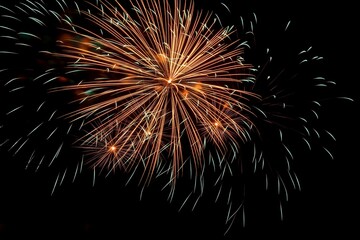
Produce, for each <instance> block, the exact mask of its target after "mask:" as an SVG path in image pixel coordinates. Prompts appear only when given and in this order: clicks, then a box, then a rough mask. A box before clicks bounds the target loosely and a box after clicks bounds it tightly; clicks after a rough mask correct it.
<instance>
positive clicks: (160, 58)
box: [156, 53, 167, 63]
mask: <svg viewBox="0 0 360 240" xmlns="http://www.w3.org/2000/svg"><path fill="white" fill-rule="evenodd" d="M156 60H157V61H158V62H161V63H165V62H166V61H167V57H166V56H165V54H163V53H158V54H157V55H156Z"/></svg>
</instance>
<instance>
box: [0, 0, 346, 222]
mask: <svg viewBox="0 0 360 240" xmlns="http://www.w3.org/2000/svg"><path fill="white" fill-rule="evenodd" d="M53 4H54V6H52V5H51V4H50V3H49V5H47V4H45V3H43V2H41V1H40V2H32V3H30V2H29V1H26V2H21V3H19V4H18V5H16V6H15V7H14V8H12V7H7V6H1V5H0V7H1V10H2V11H3V12H4V14H2V15H1V18H2V20H4V21H3V22H4V24H3V25H1V26H0V27H1V28H0V29H1V31H2V32H4V33H2V38H3V39H5V41H6V42H7V45H11V46H10V47H9V48H7V49H5V50H1V52H0V53H1V54H2V55H4V56H10V57H9V61H10V62H9V63H8V64H5V65H4V68H3V69H2V70H1V72H0V74H2V77H3V79H8V80H5V81H4V84H3V85H2V88H1V96H4V99H5V98H6V99H12V100H13V101H12V103H11V104H9V105H8V106H6V107H4V108H3V109H1V110H2V112H1V114H2V119H4V121H3V120H2V119H1V120H2V122H0V126H1V129H0V130H2V129H9V128H11V129H15V131H11V134H8V133H6V134H4V135H3V136H5V137H3V139H0V140H1V142H0V146H1V147H5V146H6V147H8V151H9V152H12V154H13V155H19V154H20V153H21V152H30V157H29V160H28V161H27V164H26V168H28V167H30V166H35V169H36V171H37V170H38V169H39V168H40V167H41V166H43V165H47V166H53V165H54V164H55V165H56V164H60V165H61V166H62V169H63V170H61V172H60V173H58V174H57V177H56V180H55V184H54V185H53V188H52V192H53V191H54V189H55V187H56V186H57V185H61V183H62V181H63V180H64V177H65V175H69V174H70V170H69V171H68V170H67V169H68V167H69V166H73V167H74V169H75V171H74V175H73V177H72V178H71V179H73V180H74V179H75V177H76V176H77V174H78V173H80V172H81V171H82V168H83V161H85V164H87V165H89V166H90V168H91V169H93V171H94V176H95V172H101V173H105V175H108V174H110V173H113V172H115V171H116V170H117V169H119V170H120V171H123V172H125V173H127V174H128V176H129V177H128V181H130V180H131V179H133V177H134V176H139V181H140V183H143V187H145V185H147V184H149V183H150V182H151V181H152V180H153V179H154V178H159V177H163V176H166V180H165V186H164V188H165V187H168V186H169V187H170V194H169V199H171V200H172V199H173V197H174V192H175V185H178V184H179V182H181V181H186V180H183V178H184V176H185V175H187V176H188V180H189V181H190V182H191V187H190V188H189V189H187V190H186V191H185V193H180V194H179V195H181V197H183V199H184V200H183V201H182V202H181V205H180V209H182V208H183V207H184V205H185V203H188V202H190V201H191V200H194V205H193V208H192V209H194V207H195V205H197V204H198V201H199V199H200V197H201V196H203V194H204V192H205V191H209V192H212V191H214V189H215V194H214V197H215V198H214V199H215V201H216V202H217V201H220V200H222V201H223V202H225V203H226V205H227V206H228V211H227V213H226V224H228V225H229V227H231V226H232V225H233V223H234V220H235V216H237V215H238V214H239V213H241V214H242V218H241V220H242V222H243V225H245V211H244V206H245V205H246V201H245V195H246V194H247V193H246V192H247V191H246V190H245V185H246V186H247V184H248V182H249V181H251V179H252V176H253V175H256V176H259V175H260V177H259V178H260V179H261V181H262V182H263V183H264V184H263V186H264V188H265V189H266V190H267V189H269V188H272V187H270V186H275V187H274V190H275V192H277V194H278V195H279V196H281V198H280V201H279V210H280V217H281V219H282V218H283V204H284V202H285V201H287V200H288V192H289V189H288V187H289V186H290V187H291V188H292V189H298V190H300V189H301V186H300V181H299V179H298V177H297V175H296V174H295V172H294V171H293V169H292V163H291V162H293V161H294V158H295V157H296V151H298V149H299V148H298V146H300V145H301V146H303V147H304V146H305V147H306V148H307V149H309V150H312V149H313V148H314V146H313V143H316V144H318V143H319V142H321V141H320V136H321V138H322V139H324V138H325V139H330V140H331V141H335V137H334V136H333V135H332V134H331V132H330V131H327V130H323V129H319V128H317V127H316V123H315V122H316V120H318V118H319V115H320V114H319V109H320V108H321V107H322V102H321V100H318V99H317V97H318V96H317V95H316V94H317V92H316V91H314V92H315V93H312V94H310V93H309V92H307V91H308V90H309V89H314V87H315V89H317V88H328V87H332V86H333V85H335V83H334V82H332V81H327V80H326V79H325V78H324V77H322V75H321V74H319V75H317V72H316V71H313V68H314V66H317V64H318V63H319V62H321V61H322V57H319V56H316V55H314V54H313V53H312V49H311V47H309V48H307V49H305V50H303V51H301V52H299V53H298V55H297V57H296V58H295V63H294V66H295V68H296V70H295V71H294V70H293V69H291V68H290V69H289V68H286V69H285V70H284V69H281V70H279V71H278V69H279V68H277V67H276V66H275V67H274V66H273V65H274V62H275V64H276V61H274V59H273V56H272V52H271V51H270V50H269V49H267V50H264V49H255V46H256V44H254V42H255V40H254V39H256V34H254V33H255V30H254V26H255V25H256V24H257V18H256V15H255V14H254V15H253V16H252V17H253V20H252V21H250V23H249V24H248V26H250V27H247V24H245V23H244V21H243V19H241V26H242V32H243V34H242V32H239V31H236V29H235V27H230V26H229V27H223V26H222V24H221V21H220V19H219V17H218V15H216V14H215V15H213V14H210V13H205V12H202V11H196V8H195V5H194V3H193V2H192V1H188V2H184V3H183V2H181V1H179V0H174V1H161V0H155V1H146V0H138V1H130V2H129V6H128V5H127V4H121V3H119V2H118V1H114V2H110V1H106V0H103V1H101V0H99V1H86V3H81V4H80V3H78V2H76V1H74V2H66V1H54V2H53ZM221 5H222V6H223V7H225V10H226V11H227V12H229V8H228V7H227V6H226V5H225V4H223V3H221ZM27 21H28V22H27ZM24 22H26V24H27V25H26V26H25V27H24V26H22V24H23V23H24ZM33 25H34V26H35V27H34V26H33ZM289 25H291V24H290V22H289V23H288V24H286V26H285V32H286V31H288V29H289ZM29 26H31V29H34V30H33V31H31V32H29V31H26V30H25V29H26V27H29ZM290 27H291V26H290ZM29 28H30V27H29ZM247 28H249V29H247ZM43 29H45V30H46V31H42V30H43ZM52 29H56V31H54V30H52ZM236 35H237V36H236ZM239 35H240V39H239ZM254 36H255V37H254ZM49 39H50V40H49ZM54 39H56V41H55V40H54ZM14 40H15V41H14ZM14 42H15V43H14ZM7 45H6V44H5V45H3V46H7ZM244 50H246V54H245V53H244ZM254 50H255V51H257V52H260V51H262V53H261V55H262V56H265V58H264V59H261V60H258V59H253V57H252V56H253V55H251V54H252V53H253V51H254ZM250 55H251V57H250V59H251V61H247V59H248V58H247V57H249V56H250ZM255 55H256V56H257V54H255ZM19 56H20V57H22V56H26V60H25V61H21V62H22V64H18V63H17V61H18V60H19ZM23 62H25V63H23ZM15 63H16V67H13V66H12V64H15ZM289 65H290V64H289ZM299 69H300V70H302V72H301V71H299ZM39 72H40V74H39ZM309 72H310V74H309ZM308 80H310V81H308ZM34 92H35V93H37V94H39V96H36V97H34ZM304 92H307V93H308V94H304ZM322 96H323V95H322ZM20 98H21V99H24V98H25V99H26V101H28V99H29V101H28V102H22V100H20ZM44 99H45V100H44ZM30 100H31V101H30ZM349 100H351V99H349ZM20 111H23V112H25V114H26V115H29V116H31V118H29V119H28V120H27V121H19V120H16V121H14V122H11V120H7V119H16V116H17V115H16V114H17V113H18V112H20ZM13 116H15V117H13ZM11 117H13V118H11ZM19 122H21V125H20V124H19ZM19 126H21V128H20V127H19ZM10 135H11V136H10ZM56 136H57V137H56ZM39 145H41V146H40V147H39ZM320 145H321V144H320ZM72 146H75V150H73V148H72ZM64 148H66V149H72V151H74V152H76V154H79V153H78V152H79V151H78V150H80V152H81V154H80V155H81V158H80V159H81V161H78V162H77V161H75V162H76V163H74V161H73V160H72V159H73V157H72V158H69V159H71V160H69V162H66V163H63V164H61V163H56V162H57V161H55V160H56V159H57V158H58V156H59V155H61V154H63V153H62V152H63V149H64ZM320 148H321V149H322V150H323V152H324V153H325V154H327V155H328V156H329V157H330V158H334V156H333V155H332V153H331V151H330V150H329V149H328V148H327V147H326V146H324V145H321V147H320ZM32 149H34V150H32ZM71 153H72V152H71ZM71 153H70V154H71ZM35 158H38V159H39V161H38V163H37V164H33V162H34V159H35ZM274 159H276V160H274ZM209 172H211V173H209ZM249 175H251V177H249ZM93 181H95V180H93ZM141 193H142V192H141ZM182 194H185V195H182Z"/></svg>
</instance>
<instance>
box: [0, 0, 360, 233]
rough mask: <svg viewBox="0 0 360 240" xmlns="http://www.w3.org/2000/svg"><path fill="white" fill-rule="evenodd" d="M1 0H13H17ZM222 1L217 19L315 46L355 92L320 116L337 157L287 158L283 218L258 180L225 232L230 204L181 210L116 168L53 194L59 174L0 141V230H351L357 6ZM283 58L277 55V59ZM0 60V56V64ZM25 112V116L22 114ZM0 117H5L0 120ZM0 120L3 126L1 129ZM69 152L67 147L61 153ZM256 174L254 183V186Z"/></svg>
mask: <svg viewBox="0 0 360 240" xmlns="http://www.w3.org/2000/svg"><path fill="white" fill-rule="evenodd" d="M0 2H1V4H6V6H11V4H15V2H16V1H11V0H8V1H5V0H1V1H0ZM12 2H14V3H12ZM219 2H220V1H215V0H211V1H206V0H197V1H196V5H195V6H196V8H203V9H208V10H213V11H214V12H217V11H223V10H219V9H221V4H219ZM223 2H225V3H226V4H227V6H229V8H230V9H231V12H232V14H231V17H229V16H227V17H225V15H226V14H222V15H221V16H223V15H224V17H223V20H224V23H225V22H226V23H229V24H231V22H236V23H235V25H236V24H238V23H239V22H240V16H243V17H244V19H246V18H247V17H248V18H251V17H253V13H255V14H256V16H257V25H256V26H255V28H256V29H257V30H256V31H255V32H256V33H257V34H258V35H257V44H258V45H257V46H258V47H259V48H264V49H266V46H269V48H273V49H274V51H278V52H279V53H280V54H279V55H281V54H284V53H288V52H287V51H289V53H290V54H291V53H292V51H294V53H296V52H299V50H300V49H303V48H306V47H308V46H312V47H313V49H314V51H315V52H316V53H318V55H320V56H323V57H324V63H325V68H324V75H325V76H326V78H327V79H329V80H331V81H335V82H336V83H337V86H336V89H335V90H334V91H335V95H337V96H342V97H349V98H352V99H355V101H354V102H352V101H346V100H331V101H329V104H327V106H325V108H324V109H325V110H324V114H323V116H322V119H323V120H322V122H321V123H322V124H324V126H325V127H326V128H327V129H330V130H331V131H332V132H333V133H334V135H335V137H336V139H337V140H336V143H335V144H333V146H332V152H333V154H334V156H335V159H334V160H331V159H329V158H326V157H324V156H325V155H324V154H323V153H319V152H317V151H314V152H313V154H311V155H310V156H311V157H309V156H308V155H305V154H304V156H306V157H302V156H301V155H302V153H301V151H300V153H299V155H298V156H297V158H296V162H295V163H294V165H295V169H296V172H297V175H298V176H299V178H300V182H301V191H289V201H288V202H286V204H285V205H284V209H283V210H284V219H283V221H281V220H280V219H279V216H278V211H279V210H278V205H277V204H278V203H277V202H276V200H274V196H273V195H272V194H271V193H268V192H265V191H262V190H259V191H255V193H254V194H252V195H251V197H250V199H248V200H247V201H248V203H249V204H248V205H247V207H246V209H245V211H246V213H247V214H246V224H245V227H243V226H242V223H241V221H235V222H234V224H233V225H232V228H231V229H230V230H229V232H228V233H227V235H226V236H224V232H225V230H226V226H225V224H224V222H225V219H226V214H224V213H226V210H227V207H226V206H225V207H224V206H222V205H221V204H216V203H214V199H213V198H212V197H209V198H206V197H204V199H202V201H201V202H200V203H201V204H200V203H199V205H198V206H197V207H196V208H195V209H194V210H193V211H192V210H191V206H192V205H189V206H187V207H184V208H183V209H182V210H181V211H178V210H179V203H177V202H176V201H175V204H171V203H169V202H168V201H167V200H166V199H167V194H168V193H167V192H161V191H160V189H159V188H158V187H156V184H155V186H152V185H150V187H149V188H148V189H147V190H145V191H144V195H143V199H142V200H141V201H140V200H139V194H140V191H141V188H140V187H139V186H137V184H136V183H135V182H134V183H131V184H129V185H128V186H127V187H124V185H123V182H124V179H123V177H122V176H117V175H114V176H110V177H108V178H104V177H99V178H97V179H96V183H95V184H94V186H93V183H92V177H93V176H92V173H91V172H88V173H84V174H82V175H81V177H79V178H78V179H77V180H76V181H74V182H71V181H64V184H63V185H61V186H58V187H57V188H56V190H55V192H54V194H53V195H51V191H52V187H53V184H54V181H55V179H56V172H55V171H54V170H51V171H47V169H46V168H42V169H40V170H39V171H37V172H35V171H34V169H33V168H32V169H27V170H26V169H25V165H26V161H25V162H24V161H21V160H19V159H18V158H13V157H12V152H9V151H8V150H7V149H6V148H4V147H0V223H2V224H0V239H2V235H3V234H4V235H6V234H9V235H20V234H25V235H27V234H30V235H34V236H37V235H38V234H39V235H40V234H42V233H44V232H48V233H49V235H46V236H48V237H50V238H52V237H53V236H54V237H55V236H57V235H59V234H66V235H67V236H71V235H72V234H79V235H82V236H92V235H93V234H99V236H103V238H102V239H107V238H108V237H109V238H110V237H111V238H113V239H143V238H144V237H146V238H150V239H206V238H209V237H210V238H211V239H258V238H259V237H266V238H268V239H293V238H297V237H303V238H321V239H325V238H327V237H332V236H335V237H339V238H340V239H349V237H350V236H352V238H354V237H353V236H356V234H358V233H357V232H358V231H357V230H356V228H358V225H359V220H358V219H359V218H358V215H359V212H358V201H357V200H356V198H357V197H356V195H358V190H359V187H358V184H356V182H358V177H357V176H358V171H357V169H356V168H355V165H356V162H357V161H358V159H359V154H358V145H359V140H358V139H359V138H358V135H359V131H358V130H359V128H358V123H359V120H360V119H359V117H358V111H359V104H358V95H359V94H358V91H357V90H356V86H357V85H358V84H357V82H358V79H359V77H358V74H355V71H356V70H357V69H358V66H357V65H358V62H359V61H358V57H357V55H358V54H359V51H358V50H359V44H358V43H359V41H358V39H357V37H355V35H356V31H357V30H358V24H357V23H358V22H359V17H358V16H356V14H355V13H354V12H355V10H354V9H355V4H352V3H350V2H351V1H349V0H345V1H340V2H339V1H326V2H325V1H324V3H323V2H321V1H316V0H314V1H309V0H304V1H288V2H287V3H280V2H278V1H259V0H256V1H251V0H224V1H223ZM223 12H224V13H225V10H224V11H223ZM221 16H220V17H221ZM289 20H291V24H290V27H291V31H289V32H290V33H289V34H290V37H289V38H288V39H290V40H291V41H281V40H282V39H283V38H282V36H283V29H284V27H285V26H286V24H287V22H288V21H289ZM1 25H3V23H2V22H0V26H1ZM4 46H6V44H1V45H0V51H5V50H7V49H3V48H4ZM289 49H291V50H289ZM284 55H287V54H284ZM0 57H1V62H3V63H4V62H6V61H7V60H8V61H10V63H9V62H7V63H6V64H7V65H6V66H9V64H11V59H6V58H5V57H3V55H1V54H0ZM255 58H256V57H255ZM287 61H288V60H287V59H283V63H284V65H286V63H287ZM3 63H0V69H2V68H3V66H2V64H3ZM17 64H18V63H17ZM279 64H280V65H281V61H279ZM4 65H5V64H4ZM19 66H21V63H20V65H19ZM2 78H3V77H2ZM4 81H5V80H4V79H1V80H0V90H1V91H0V94H1V95H0V113H1V115H0V117H1V118H3V117H4V118H5V115H4V112H6V109H8V108H7V106H8V105H9V104H11V103H10V102H9V100H8V99H7V97H6V96H7V93H5V90H4V89H5V87H3V83H4ZM5 82H6V81H5ZM2 88H3V89H2ZM27 117H28V116H26V115H25V116H23V118H24V121H25V120H26V118H27ZM4 122H5V121H4ZM1 123H2V119H1V121H0V127H1ZM4 126H5V125H4ZM21 127H22V126H21V125H19V126H18V128H21ZM4 128H5V127H4ZM0 130H1V131H0V134H2V133H3V132H7V131H8V129H0ZM12 131H13V130H12ZM15 131H16V130H15ZM7 134H8V132H7ZM0 137H1V136H0ZM1 140H2V138H0V141H1ZM0 144H1V142H0ZM4 145H5V144H4ZM71 157H72V153H71V152H70V153H67V154H65V157H64V158H71ZM56 161H61V159H57V160H56ZM119 182H121V184H119ZM257 184H258V183H254V187H255V186H257ZM255 189H256V187H255ZM179 191H181V189H179ZM30 235H29V236H30ZM74 236H75V235H74ZM355 238H356V237H355Z"/></svg>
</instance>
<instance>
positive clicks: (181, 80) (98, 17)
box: [54, 0, 258, 182]
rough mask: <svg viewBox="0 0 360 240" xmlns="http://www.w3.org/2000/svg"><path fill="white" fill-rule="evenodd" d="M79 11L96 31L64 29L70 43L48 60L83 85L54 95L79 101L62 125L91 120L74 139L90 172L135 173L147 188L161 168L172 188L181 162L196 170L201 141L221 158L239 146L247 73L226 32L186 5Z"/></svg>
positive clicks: (150, 4)
mask: <svg viewBox="0 0 360 240" xmlns="http://www.w3.org/2000/svg"><path fill="white" fill-rule="evenodd" d="M89 4H90V5H91V7H92V8H93V11H83V12H81V14H82V15H84V16H85V17H86V19H87V21H89V22H90V23H91V26H95V27H96V28H99V29H101V30H100V32H99V33H97V32H96V31H94V30H92V29H86V28H85V27H83V26H87V25H86V24H81V26H80V25H77V24H74V23H72V24H71V29H72V30H67V31H68V32H70V33H71V34H72V35H74V36H76V38H75V37H68V38H67V39H62V40H61V43H62V45H61V49H62V51H60V52H57V53H55V55H56V56H61V57H64V58H66V59H68V65H67V67H68V68H70V69H74V70H75V71H76V70H85V71H86V72H88V73H89V72H91V73H92V75H91V76H92V77H91V78H86V79H85V80H83V79H79V81H78V83H76V84H73V85H66V86H63V87H59V88H56V89H54V91H63V90H76V91H79V90H81V92H82V93H84V94H79V95H78V96H79V98H78V99H77V101H79V102H80V103H81V105H80V108H78V109H77V110H75V111H73V112H71V113H70V114H68V115H67V117H69V118H70V119H72V120H73V121H75V120H85V123H91V122H94V121H96V125H94V124H92V125H91V126H95V127H94V128H93V129H92V130H90V131H89V133H88V134H86V135H85V136H84V137H83V138H82V139H81V141H82V144H81V146H83V147H84V148H86V149H93V150H95V151H90V152H92V153H95V156H96V157H95V158H94V157H92V158H91V159H92V162H93V163H94V165H95V166H101V167H105V166H106V168H107V169H109V170H113V169H115V168H117V167H118V166H121V167H123V169H125V170H133V169H134V168H137V167H138V166H139V164H140V165H142V166H144V173H147V174H146V181H148V180H149V179H150V178H151V176H152V175H153V173H154V172H155V170H156V169H158V168H159V167H160V166H163V165H164V164H165V165H169V169H171V179H173V180H175V179H176V177H177V176H179V173H180V169H181V166H182V165H183V164H184V162H185V160H186V159H191V161H190V162H191V164H192V165H193V166H194V167H195V169H199V167H201V166H202V164H203V161H204V156H205V153H204V151H205V145H206V142H209V143H210V144H212V146H213V147H214V148H215V150H216V151H217V152H219V153H221V154H223V153H225V152H226V151H227V150H228V148H229V146H230V145H235V146H236V145H237V144H238V142H239V141H245V140H246V139H247V136H248V134H246V132H247V131H248V130H249V127H250V126H251V122H250V120H249V119H248V118H247V115H248V113H249V112H250V109H249V107H248V106H247V105H246V100H247V99H248V98H249V97H251V98H252V97H258V96H257V95H256V94H254V93H251V92H247V91H245V90H243V89H244V88H243V87H242V84H243V82H242V81H243V80H244V79H245V78H249V77H250V76H251V74H250V72H251V65H248V64H245V63H243V62H242V61H241V60H240V59H242V58H241V54H242V49H241V48H239V47H236V45H235V44H236V43H237V41H231V39H230V35H231V34H232V32H233V31H232V28H231V27H228V28H220V27H219V29H217V28H216V27H215V26H216V21H213V22H212V21H211V14H210V13H206V14H204V13H202V12H195V11H194V4H193V2H192V1H191V2H190V3H189V4H188V5H187V4H186V3H181V1H179V0H175V1H173V5H170V3H169V2H168V1H160V0H156V1H145V0H144V1H143V0H140V1H136V2H134V3H133V2H132V3H131V4H132V11H131V12H130V11H128V10H126V9H125V8H124V7H123V6H122V5H121V4H120V3H118V2H117V4H116V5H112V4H110V3H109V2H107V1H100V4H99V5H96V4H92V3H89ZM63 36H71V35H69V34H64V35H63ZM79 41H80V42H79ZM207 140H209V141H207ZM100 142H102V143H100ZM229 142H231V143H230V145H229ZM99 146H101V148H102V151H97V150H98V147H99ZM234 154H236V153H234ZM174 182H175V181H174Z"/></svg>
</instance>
